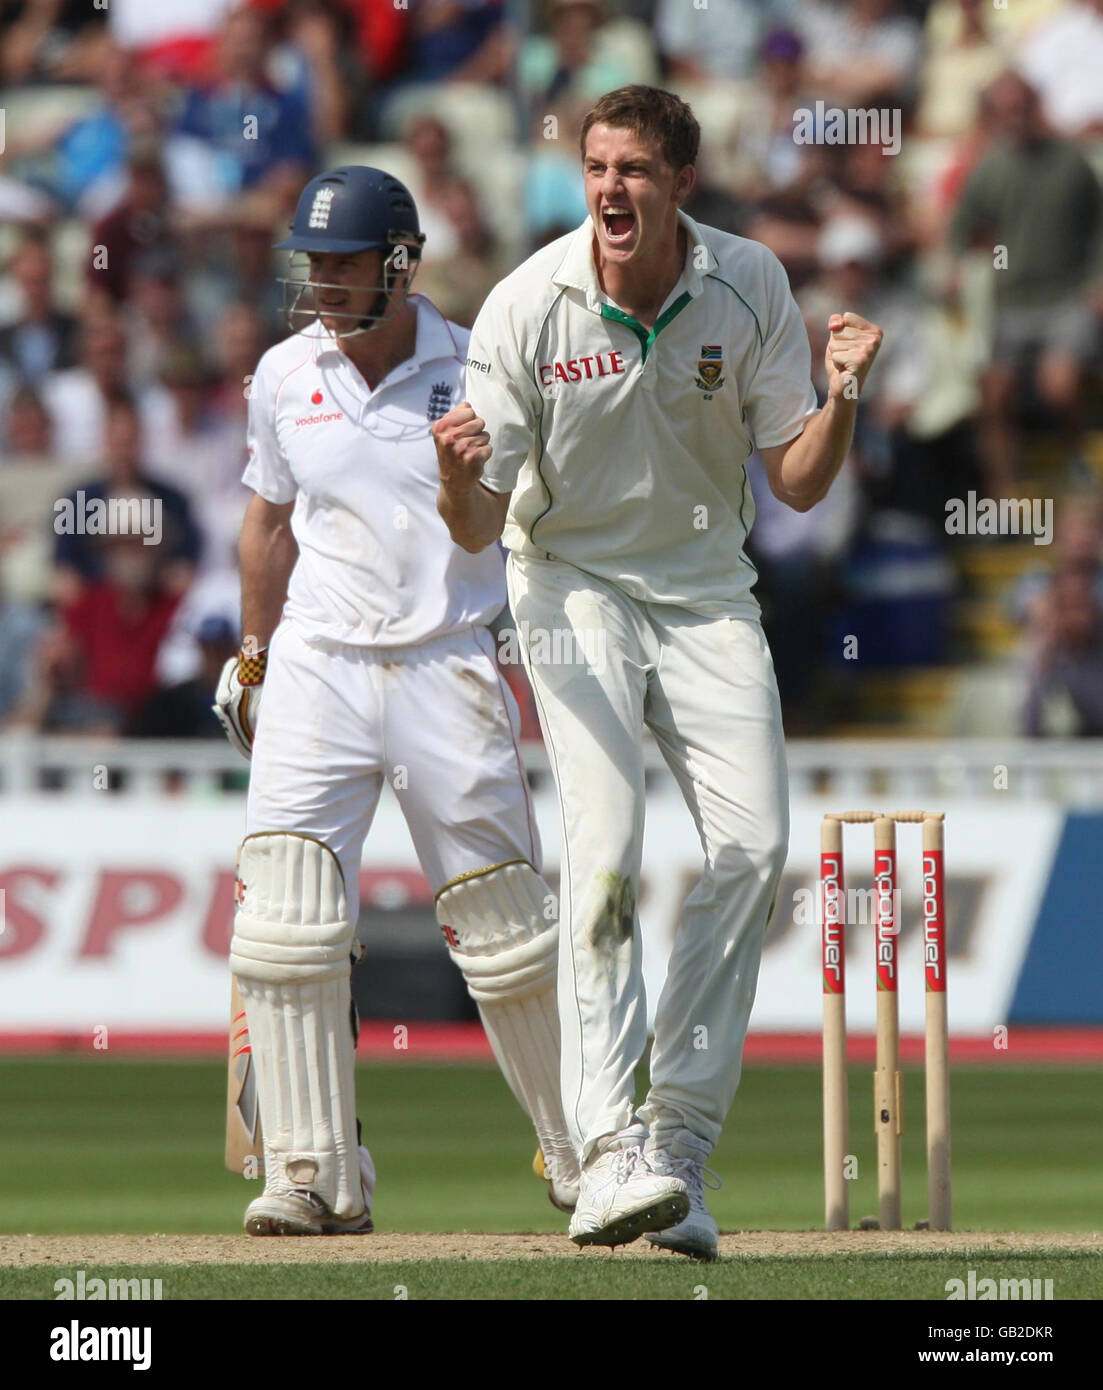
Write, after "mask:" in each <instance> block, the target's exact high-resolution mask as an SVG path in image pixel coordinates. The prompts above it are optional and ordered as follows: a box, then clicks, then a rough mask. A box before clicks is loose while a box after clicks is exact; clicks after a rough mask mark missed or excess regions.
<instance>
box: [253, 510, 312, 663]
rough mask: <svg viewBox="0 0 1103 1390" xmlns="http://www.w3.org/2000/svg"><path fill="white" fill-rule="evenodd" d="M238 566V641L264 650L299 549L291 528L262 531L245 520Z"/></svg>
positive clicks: (274, 625) (283, 527)
mask: <svg viewBox="0 0 1103 1390" xmlns="http://www.w3.org/2000/svg"><path fill="white" fill-rule="evenodd" d="M238 557H239V560H240V563H241V639H242V642H243V643H244V642H245V641H246V640H247V639H248V638H250V637H252V638H253V639H254V641H255V645H256V646H257V647H258V648H264V647H267V645H268V641H269V638H270V637H271V636H272V634H273V632H275V630H276V627H277V626H278V624H279V621H280V615H281V614H282V612H283V605H284V600H285V599H286V598H287V582H288V580H289V579H290V578H291V571H292V570H293V569H294V568H295V561H296V560H297V559H298V558H299V547H298V545H297V544H296V542H295V537H294V536H293V535H292V534H291V528H290V526H280V527H276V528H273V529H265V528H262V527H259V526H255V525H250V524H249V518H248V516H246V521H245V525H244V526H243V527H242V529H241V540H240V542H239V544H238Z"/></svg>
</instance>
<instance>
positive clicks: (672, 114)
mask: <svg viewBox="0 0 1103 1390" xmlns="http://www.w3.org/2000/svg"><path fill="white" fill-rule="evenodd" d="M595 125H609V126H614V127H616V128H617V129H618V130H630V131H631V132H632V133H633V134H634V135H638V136H639V137H640V138H641V139H642V140H651V141H653V142H654V143H655V144H657V145H658V146H659V149H660V150H662V154H663V158H664V159H665V160H666V162H667V164H669V165H670V166H671V168H673V169H684V168H685V166H686V165H687V164H696V163H697V151H698V148H699V147H700V144H701V127H700V126H699V125H698V124H697V119H696V117H695V116H694V114H693V112H692V111H691V110H690V108H689V106H688V105H687V104H686V102H684V101H683V100H682V99H681V97H676V96H675V95H674V93H673V92H664V91H662V89H661V88H659V87H644V86H641V85H639V84H636V85H634V86H631V87H618V88H617V90H616V91H615V92H606V93H605V95H604V96H603V97H599V99H598V101H597V104H596V105H595V106H594V107H593V109H592V110H591V111H589V112H588V113H587V116H586V119H585V120H584V121H583V122H582V131H581V134H580V135H579V139H578V145H579V149H580V150H581V151H582V157H583V159H585V158H586V136H587V135H588V134H589V133H590V127H591V126H595Z"/></svg>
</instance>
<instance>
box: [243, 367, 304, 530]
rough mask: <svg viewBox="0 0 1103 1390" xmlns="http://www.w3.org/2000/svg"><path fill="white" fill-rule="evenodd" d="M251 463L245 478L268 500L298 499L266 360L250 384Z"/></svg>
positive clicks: (247, 465) (249, 445)
mask: <svg viewBox="0 0 1103 1390" xmlns="http://www.w3.org/2000/svg"><path fill="white" fill-rule="evenodd" d="M246 442H247V444H248V448H249V462H248V463H247V464H246V465H245V472H244V473H243V474H242V475H241V481H242V482H243V483H244V484H245V486H246V487H249V488H252V489H253V491H254V492H255V493H257V494H258V496H260V497H263V498H264V500H265V501H266V502H272V503H275V504H276V505H282V504H284V503H287V502H294V500H295V494H296V492H297V491H298V485H297V484H296V482H295V479H294V476H293V475H292V472H291V465H290V463H289V462H288V461H287V455H286V454H285V453H284V452H283V450H282V449H281V448H280V441H279V438H278V436H277V434H276V388H275V386H274V385H273V382H272V374H271V372H270V371H269V370H268V369H267V368H266V366H265V363H264V360H263V359H262V360H261V363H260V366H258V367H257V370H256V375H255V376H254V377H253V380H252V381H251V382H250V384H249V425H248V432H247V435H246Z"/></svg>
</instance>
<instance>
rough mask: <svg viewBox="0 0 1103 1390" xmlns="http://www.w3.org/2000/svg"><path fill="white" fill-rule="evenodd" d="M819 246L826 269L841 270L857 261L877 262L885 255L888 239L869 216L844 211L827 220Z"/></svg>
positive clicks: (820, 257) (864, 263) (866, 263)
mask: <svg viewBox="0 0 1103 1390" xmlns="http://www.w3.org/2000/svg"><path fill="white" fill-rule="evenodd" d="M816 249H817V253H818V255H819V260H820V265H821V266H823V268H824V269H825V270H837V269H838V267H839V266H841V265H851V264H852V263H853V262H855V261H857V262H858V263H859V264H861V265H875V264H876V263H877V262H878V261H879V260H880V259H881V255H882V252H883V251H884V243H883V242H882V240H881V233H880V232H879V231H878V230H877V228H876V226H875V225H874V224H873V223H872V222H870V221H869V220H868V219H867V218H865V217H855V216H851V215H848V214H844V215H843V216H841V217H833V218H832V219H831V220H830V221H829V222H825V223H824V225H823V226H822V227H821V228H820V237H819V243H818V245H817V248H816Z"/></svg>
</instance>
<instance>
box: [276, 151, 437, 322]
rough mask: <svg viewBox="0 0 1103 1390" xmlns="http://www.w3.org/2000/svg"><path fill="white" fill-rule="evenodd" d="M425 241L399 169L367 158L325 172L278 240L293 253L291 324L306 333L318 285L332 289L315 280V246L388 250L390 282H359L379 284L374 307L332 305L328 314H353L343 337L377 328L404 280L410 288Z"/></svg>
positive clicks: (345, 252) (314, 315)
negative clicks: (359, 309)
mask: <svg viewBox="0 0 1103 1390" xmlns="http://www.w3.org/2000/svg"><path fill="white" fill-rule="evenodd" d="M424 243H425V233H424V232H422V230H421V224H420V222H419V220H418V215H417V207H416V206H415V204H414V200H413V198H412V196H411V194H410V190H409V189H408V188H407V187H406V185H405V184H404V183H401V182H400V181H399V180H398V179H396V178H395V177H394V175H393V174H388V173H387V172H386V171H385V170H383V169H372V168H370V167H369V166H368V165H366V164H343V165H341V166H340V167H339V168H336V169H328V170H326V172H325V173H324V174H319V175H318V176H317V178H313V179H311V180H310V182H309V183H308V184H307V185H306V187H305V188H304V189H303V191H302V193H301V194H300V195H299V201H298V205H297V206H296V208H295V216H294V219H293V220H292V223H291V235H290V236H288V237H285V238H284V240H283V241H279V242H277V243H276V245H275V250H277V251H290V252H292V253H293V254H292V257H291V266H290V272H289V274H288V275H287V276H286V277H281V279H280V283H281V284H282V285H283V287H284V311H285V313H286V315H287V319H288V322H289V324H290V326H291V327H292V328H293V329H294V330H295V331H296V332H302V331H304V329H305V328H306V327H307V326H308V325H310V324H312V323H316V322H317V321H318V319H319V317H320V315H319V312H318V308H317V305H316V302H315V294H314V292H315V291H316V290H318V289H326V288H333V286H329V285H327V284H325V283H324V282H321V281H316V280H312V278H311V276H310V269H309V264H308V259H307V258H308V256H309V255H310V254H311V253H326V252H328V253H330V254H334V255H341V256H354V255H357V254H359V253H360V252H361V251H376V250H378V251H381V252H383V283H382V284H379V285H369V286H362V287H360V288H365V289H374V290H375V291H376V297H375V300H374V301H373V303H372V305H371V308H370V309H369V310H368V311H367V312H366V313H364V314H361V315H352V314H342V313H332V312H331V311H327V316H328V317H332V318H336V319H338V320H340V319H348V320H349V321H350V326H349V328H348V329H342V330H341V331H340V332H339V333H338V335H337V336H340V337H352V336H353V335H354V334H356V333H367V332H370V331H371V329H373V328H374V327H376V325H377V324H378V323H379V322H380V321H381V320H382V319H383V318H384V317H385V315H386V313H387V309H388V306H389V305H390V303H391V299H392V297H393V295H394V294H395V292H396V290H397V288H398V285H399V282H400V280H401V283H402V286H403V288H404V289H405V290H409V288H410V283H411V281H412V279H413V274H414V271H415V270H416V268H417V264H418V262H419V260H420V259H421V248H422V246H423V245H424ZM295 253H298V254H295Z"/></svg>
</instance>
